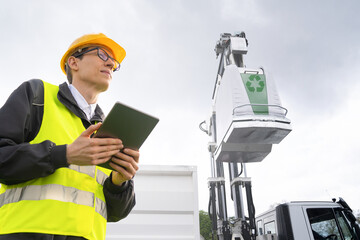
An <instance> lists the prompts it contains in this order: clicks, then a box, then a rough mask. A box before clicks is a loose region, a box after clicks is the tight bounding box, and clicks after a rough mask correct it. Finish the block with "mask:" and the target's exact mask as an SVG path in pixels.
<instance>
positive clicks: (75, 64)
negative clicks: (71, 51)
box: [67, 56, 79, 71]
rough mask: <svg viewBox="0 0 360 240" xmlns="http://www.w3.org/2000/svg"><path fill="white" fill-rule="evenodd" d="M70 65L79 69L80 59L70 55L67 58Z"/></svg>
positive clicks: (73, 68) (71, 67)
mask: <svg viewBox="0 0 360 240" xmlns="http://www.w3.org/2000/svg"><path fill="white" fill-rule="evenodd" d="M67 63H68V66H69V67H70V69H72V70H75V71H76V70H78V69H79V65H78V61H77V58H76V57H74V56H70V57H69V58H68V60H67Z"/></svg>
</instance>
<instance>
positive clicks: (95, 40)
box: [60, 33, 126, 74]
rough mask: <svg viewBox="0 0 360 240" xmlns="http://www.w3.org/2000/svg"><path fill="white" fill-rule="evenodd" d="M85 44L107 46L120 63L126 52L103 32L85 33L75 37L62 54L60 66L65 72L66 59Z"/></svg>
mask: <svg viewBox="0 0 360 240" xmlns="http://www.w3.org/2000/svg"><path fill="white" fill-rule="evenodd" d="M85 45H102V46H105V47H107V48H108V49H109V50H111V51H112V54H113V55H114V58H115V59H116V60H117V61H118V62H119V63H121V62H122V60H123V59H124V58H125V55H126V52H125V50H124V48H122V47H121V46H120V45H119V44H117V43H116V42H115V41H113V40H112V39H110V38H108V37H107V36H106V35H105V34H103V33H97V34H85V35H83V36H81V37H79V38H78V39H76V40H75V41H74V42H73V43H72V44H71V45H70V46H69V49H68V50H67V51H66V53H65V54H64V56H63V57H62V58H61V61H60V67H61V69H62V71H63V72H64V73H65V74H66V72H65V63H66V61H67V59H68V58H69V57H70V56H71V54H73V53H74V51H75V50H76V49H77V48H78V47H81V46H85Z"/></svg>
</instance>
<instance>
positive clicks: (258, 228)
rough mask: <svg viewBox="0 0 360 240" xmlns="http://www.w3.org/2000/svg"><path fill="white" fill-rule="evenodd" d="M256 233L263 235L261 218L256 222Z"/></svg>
mask: <svg viewBox="0 0 360 240" xmlns="http://www.w3.org/2000/svg"><path fill="white" fill-rule="evenodd" d="M256 225H257V232H258V235H263V231H262V230H263V229H262V220H258V221H257V222H256Z"/></svg>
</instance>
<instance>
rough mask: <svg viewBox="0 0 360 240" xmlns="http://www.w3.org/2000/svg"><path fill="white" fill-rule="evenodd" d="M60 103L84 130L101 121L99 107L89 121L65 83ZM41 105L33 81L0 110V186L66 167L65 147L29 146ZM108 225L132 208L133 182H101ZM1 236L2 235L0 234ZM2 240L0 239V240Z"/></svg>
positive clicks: (39, 119)
mask: <svg viewBox="0 0 360 240" xmlns="http://www.w3.org/2000/svg"><path fill="white" fill-rule="evenodd" d="M57 97H58V99H59V101H60V102H61V103H62V104H64V105H65V106H66V107H67V108H68V109H69V110H70V111H71V112H73V113H74V114H75V115H76V116H77V117H79V118H80V119H81V120H82V123H83V125H84V127H85V128H88V127H89V126H90V125H91V124H94V123H95V122H102V120H103V118H104V114H103V112H102V110H101V109H100V107H99V106H97V107H96V109H95V115H94V117H93V118H92V119H91V121H88V120H87V118H86V115H85V113H84V112H83V111H82V110H81V109H80V108H79V106H78V105H77V103H76V101H75V99H74V97H73V96H72V94H71V92H70V90H69V88H68V86H67V84H66V83H63V84H61V85H60V86H59V92H58V95H57ZM43 106H44V86H43V82H42V81H41V80H38V79H33V80H30V81H27V82H24V83H23V84H21V85H20V86H19V87H18V88H17V89H16V90H15V91H14V92H13V93H12V94H11V95H10V97H9V98H8V100H7V101H6V103H5V104H4V105H3V107H2V108H1V109H0V183H3V184H7V185H12V184H17V183H22V182H26V181H28V180H31V179H34V178H39V177H45V176H48V175H50V174H52V173H54V172H55V170H56V169H58V168H61V167H68V166H69V165H68V163H67V159H66V145H56V144H55V143H53V142H51V141H44V142H42V143H39V144H29V142H30V141H31V140H33V139H34V138H35V137H36V135H37V133H38V132H39V129H40V126H41V123H42V117H43V110H44V108H43ZM104 195H105V199H106V205H107V216H108V219H107V220H108V222H115V221H119V220H120V219H122V218H125V217H126V216H127V215H128V214H129V213H130V211H131V209H132V208H133V207H134V205H135V194H134V185H133V181H132V180H130V181H127V182H125V183H124V184H123V185H122V186H117V185H114V184H113V183H112V182H111V176H110V177H109V178H107V179H106V181H105V183H104ZM0 227H1V226H0ZM0 236H1V235H0ZM1 239H3V238H1V237H0V240H1Z"/></svg>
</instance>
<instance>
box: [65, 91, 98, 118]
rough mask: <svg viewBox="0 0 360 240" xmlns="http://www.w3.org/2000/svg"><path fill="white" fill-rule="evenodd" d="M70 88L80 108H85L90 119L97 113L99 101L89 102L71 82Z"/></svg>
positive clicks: (84, 110)
mask: <svg viewBox="0 0 360 240" xmlns="http://www.w3.org/2000/svg"><path fill="white" fill-rule="evenodd" d="M69 89H70V92H71V94H72V95H73V97H74V99H75V101H76V103H77V104H78V106H79V107H80V109H81V110H83V112H84V113H85V114H86V117H87V119H88V120H90V119H91V118H92V117H93V116H94V114H95V108H96V105H97V103H94V104H88V103H87V101H86V100H85V98H84V97H83V96H82V95H81V93H80V92H79V91H78V90H77V89H76V88H75V87H74V86H73V85H72V84H69Z"/></svg>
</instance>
